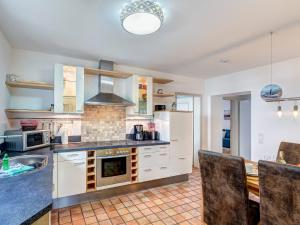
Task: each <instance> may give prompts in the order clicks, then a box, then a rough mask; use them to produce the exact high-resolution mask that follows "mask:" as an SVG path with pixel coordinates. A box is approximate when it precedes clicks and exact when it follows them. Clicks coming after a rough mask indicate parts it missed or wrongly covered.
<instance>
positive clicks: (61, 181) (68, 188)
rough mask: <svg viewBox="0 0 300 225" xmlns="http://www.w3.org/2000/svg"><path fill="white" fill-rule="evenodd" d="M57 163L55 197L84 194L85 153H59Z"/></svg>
mask: <svg viewBox="0 0 300 225" xmlns="http://www.w3.org/2000/svg"><path fill="white" fill-rule="evenodd" d="M57 158H58V162H57V165H58V166H57V170H58V172H57V196H58V197H59V198H61V197H66V196H71V195H77V194H82V193H85V192H86V152H70V153H59V154H58V157H57Z"/></svg>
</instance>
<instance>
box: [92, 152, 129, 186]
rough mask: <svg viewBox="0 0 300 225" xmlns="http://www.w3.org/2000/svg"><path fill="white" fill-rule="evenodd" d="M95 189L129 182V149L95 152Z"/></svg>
mask: <svg viewBox="0 0 300 225" xmlns="http://www.w3.org/2000/svg"><path fill="white" fill-rule="evenodd" d="M96 176H97V188H104V187H109V186H111V187H114V186H118V185H120V184H126V183H128V184H129V183H130V182H131V156H130V149H127V148H118V149H105V150H98V151H97V158H96Z"/></svg>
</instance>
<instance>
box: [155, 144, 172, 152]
mask: <svg viewBox="0 0 300 225" xmlns="http://www.w3.org/2000/svg"><path fill="white" fill-rule="evenodd" d="M156 148H157V149H158V150H159V151H160V152H162V151H169V150H170V145H158V146H156Z"/></svg>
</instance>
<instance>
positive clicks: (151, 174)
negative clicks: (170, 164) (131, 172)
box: [139, 167, 156, 182]
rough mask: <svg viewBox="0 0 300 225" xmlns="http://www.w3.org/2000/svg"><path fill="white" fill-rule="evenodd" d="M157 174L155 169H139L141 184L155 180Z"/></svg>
mask: <svg viewBox="0 0 300 225" xmlns="http://www.w3.org/2000/svg"><path fill="white" fill-rule="evenodd" d="M155 179H156V172H155V169H154V168H150V167H149V168H141V169H139V182H144V181H149V180H155Z"/></svg>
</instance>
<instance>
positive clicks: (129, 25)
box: [121, 0, 164, 35]
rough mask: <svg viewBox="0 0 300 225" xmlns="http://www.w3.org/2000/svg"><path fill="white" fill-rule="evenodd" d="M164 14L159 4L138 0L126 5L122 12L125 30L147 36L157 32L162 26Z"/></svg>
mask: <svg viewBox="0 0 300 225" xmlns="http://www.w3.org/2000/svg"><path fill="white" fill-rule="evenodd" d="M163 20H164V14H163V11H162V9H161V7H160V6H159V5H158V3H156V2H154V1H149V0H136V1H132V2H131V3H129V4H128V5H126V6H125V7H124V8H123V10H122V12H121V23H122V26H123V28H124V29H125V30H126V31H128V32H129V33H132V34H137V35H146V34H151V33H154V32H156V31H157V30H158V29H159V28H160V27H161V25H162V23H163Z"/></svg>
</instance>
